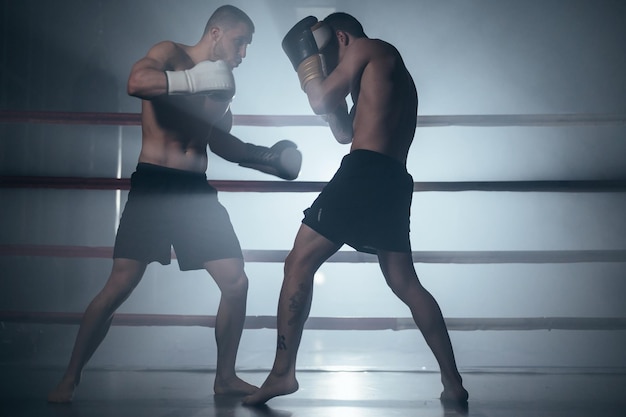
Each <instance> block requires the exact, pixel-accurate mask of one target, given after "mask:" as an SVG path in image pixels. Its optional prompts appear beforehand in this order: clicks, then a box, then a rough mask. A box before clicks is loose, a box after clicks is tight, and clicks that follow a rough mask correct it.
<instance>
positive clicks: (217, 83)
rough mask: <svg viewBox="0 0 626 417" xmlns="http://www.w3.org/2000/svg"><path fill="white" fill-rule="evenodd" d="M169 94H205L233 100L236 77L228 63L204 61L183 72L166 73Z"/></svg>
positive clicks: (215, 97)
mask: <svg viewBox="0 0 626 417" xmlns="http://www.w3.org/2000/svg"><path fill="white" fill-rule="evenodd" d="M165 75H166V76H167V93H168V94H170V95H173V94H198V93H204V94H208V95H209V96H211V98H214V99H217V100H219V99H222V100H224V101H227V100H231V99H232V98H233V96H234V95H235V77H233V73H232V71H231V69H230V68H229V67H228V64H226V62H224V61H222V60H220V61H202V62H199V63H198V64H197V65H196V66H194V67H192V68H189V69H187V70H183V71H165Z"/></svg>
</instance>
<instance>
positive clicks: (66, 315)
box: [0, 110, 626, 331]
mask: <svg viewBox="0 0 626 417" xmlns="http://www.w3.org/2000/svg"><path fill="white" fill-rule="evenodd" d="M0 123H5V124H10V123H22V124H65V125H72V124H82V125H109V126H138V125H139V124H140V115H139V114H135V113H70V112H53V111H46V112H43V111H39V112H29V111H7V110H3V111H0ZM234 124H235V125H236V126H237V125H238V126H254V127H280V126H303V127H307V126H324V125H325V124H324V122H323V121H322V120H321V118H319V117H317V116H264V115H236V116H235V119H234ZM624 124H626V116H624V115H594V114H586V115H585V114H583V115H580V114H571V115H485V116H420V117H419V121H418V126H419V128H427V127H444V126H465V127H494V126H500V127H502V126H506V127H510V126H526V127H532V126H572V125H573V126H580V125H595V126H599V125H624ZM210 182H211V183H212V184H213V185H214V186H215V187H216V188H217V189H218V190H219V191H220V192H227V193H246V192H256V193H300V192H319V191H320V190H321V189H322V187H323V186H324V184H325V183H324V182H311V181H308V182H307V181H294V182H285V181H230V180H210ZM129 186H130V180H129V179H128V178H75V177H43V176H1V177H0V187H1V188H4V189H8V188H14V189H27V188H31V189H37V188H38V189H41V188H45V189H76V190H128V189H129ZM460 191H485V192H517V193H522V192H530V191H532V192H551V193H594V192H604V193H607V192H608V193H624V192H626V180H588V181H587V180H582V181H469V182H416V183H415V184H414V192H415V193H420V192H460ZM244 246H245V242H244ZM111 254H112V247H103V246H98V247H93V246H68V245H36V244H7V243H4V244H0V256H3V257H18V258H19V257H56V258H89V259H97V258H110V257H111ZM286 255H287V250H247V249H245V247H244V258H245V261H246V262H247V263H251V262H252V263H282V262H283V260H284V259H285V257H286ZM172 256H173V258H175V255H174V254H173V255H172ZM413 260H414V262H416V263H432V264H520V263H522V264H541V263H552V264H555V263H557V264H558V263H579V262H586V263H593V262H604V263H607V262H608V263H624V262H626V250H623V249H616V250H555V251H532V250H531V251H414V252H413ZM328 262H330V263H374V262H377V258H376V257H375V256H374V255H368V254H362V253H358V252H353V251H343V250H342V251H340V252H338V253H337V254H335V255H334V256H333V257H331V258H330V259H329V261H328ZM10 279H11V278H10ZM81 315H82V313H76V312H49V311H15V310H10V311H0V322H7V323H31V324H78V323H79V322H80V319H81ZM446 322H447V325H448V328H449V330H452V331H474V330H489V331H498V330H514V331H521V330H539V329H543V330H554V329H562V330H626V317H617V318H616V317H518V318H511V317H509V318H480V317H471V318H469V317H462V318H452V317H446ZM113 325H117V326H203V327H214V326H215V316H209V315H176V314H121V313H118V314H116V315H115V318H114V320H113ZM245 327H246V328H247V329H272V328H275V317H273V316H248V317H247V319H246V326H245ZM306 328H307V329H317V330H405V329H414V328H415V325H414V323H413V321H412V319H411V318H408V317H382V318H381V317H370V318H367V317H360V318H345V317H310V318H309V320H308V322H307V325H306Z"/></svg>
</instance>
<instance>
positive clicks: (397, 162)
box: [244, 13, 468, 405]
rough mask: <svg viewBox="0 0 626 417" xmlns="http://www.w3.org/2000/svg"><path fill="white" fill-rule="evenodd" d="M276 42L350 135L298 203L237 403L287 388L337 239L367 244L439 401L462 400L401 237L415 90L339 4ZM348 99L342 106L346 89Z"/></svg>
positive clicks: (318, 106)
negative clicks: (273, 322)
mask: <svg viewBox="0 0 626 417" xmlns="http://www.w3.org/2000/svg"><path fill="white" fill-rule="evenodd" d="M283 49H284V50H285V53H286V54H287V56H288V57H289V58H290V60H291V62H292V64H293V66H294V68H295V69H296V70H297V73H298V76H299V79H300V84H301V87H302V89H303V90H304V91H305V92H306V94H307V96H308V99H309V103H310V105H311V108H312V109H313V111H314V112H315V113H316V114H319V115H325V116H326V118H327V120H328V122H329V124H330V127H331V130H332V132H333V134H334V136H335V138H336V139H337V140H338V141H339V142H341V143H348V142H350V139H352V140H351V143H352V144H351V148H350V153H349V154H348V155H346V156H345V157H344V158H343V160H342V162H341V166H340V167H339V170H338V171H337V172H336V174H335V175H334V177H333V178H332V179H331V181H330V182H329V183H328V185H327V186H326V187H325V188H324V189H323V190H322V192H321V193H320V195H319V196H318V198H317V199H316V200H315V201H314V202H313V204H312V205H311V207H310V208H308V209H307V210H306V211H305V215H304V219H303V221H302V223H303V224H302V225H301V227H300V230H299V231H298V233H297V235H296V239H295V242H294V245H293V249H292V250H291V252H290V253H289V255H288V257H287V259H286V261H285V276H284V281H283V285H282V289H281V293H280V299H279V302H278V322H277V327H278V343H277V349H276V357H275V360H274V365H273V367H272V370H271V372H270V374H269V376H268V377H267V379H266V380H265V382H264V383H263V385H262V386H261V388H260V389H259V390H258V391H257V392H255V393H254V394H252V395H250V396H248V397H246V398H244V404H247V405H256V404H263V403H265V402H267V401H268V400H270V399H272V398H274V397H276V396H279V395H286V394H290V393H293V392H295V391H296V390H297V389H298V381H297V380H296V355H297V352H298V347H299V344H300V340H301V337H302V331H303V328H304V324H305V321H306V319H307V317H308V315H309V311H310V307H311V299H312V290H313V275H314V274H315V272H316V271H317V269H318V268H319V267H320V266H321V265H322V264H323V263H324V262H325V261H326V260H327V259H328V258H329V257H330V256H331V255H333V254H334V253H335V252H337V251H338V250H339V248H341V246H342V245H343V244H348V245H350V246H352V247H354V248H355V249H357V250H358V251H362V252H368V253H374V254H376V255H377V256H378V262H379V265H380V268H381V270H382V273H383V275H384V277H385V279H386V281H387V284H388V285H389V287H390V288H391V290H392V291H393V292H394V293H395V294H396V295H397V296H398V297H399V298H400V299H401V300H402V301H403V302H404V303H405V304H406V305H407V306H408V307H409V309H410V310H411V314H412V316H413V319H414V321H415V324H416V325H417V327H418V328H419V329H420V331H421V332H422V334H423V336H424V338H425V340H426V342H427V343H428V345H429V346H430V348H431V350H432V352H433V353H434V356H435V358H436V359H437V362H438V363H439V366H440V369H441V380H442V383H443V392H442V393H441V400H442V401H444V402H454V403H461V404H462V403H465V404H466V402H467V399H468V393H467V391H466V390H465V388H464V387H463V383H462V379H461V375H460V374H459V371H458V370H457V366H456V363H455V358H454V353H453V350H452V345H451V343H450V338H449V336H448V331H447V328H446V325H445V322H444V319H443V316H442V313H441V311H440V309H439V306H438V304H437V302H436V301H435V299H434V298H433V297H432V295H431V294H430V293H429V292H428V291H427V290H426V289H425V288H424V287H423V286H422V285H421V283H420V281H419V280H418V277H417V274H416V272H415V269H414V266H413V260H412V254H411V245H410V242H409V212H410V206H411V198H412V193H413V179H412V177H411V176H410V175H409V173H408V172H407V170H406V159H407V154H408V152H409V147H410V146H411V143H412V141H413V136H414V134H415V129H416V124H417V102H418V99H417V90H416V88H415V84H414V83H413V79H412V78H411V75H410V74H409V72H408V70H407V69H406V67H405V65H404V62H403V60H402V58H401V56H400V54H399V53H398V51H397V50H396V48H394V47H393V46H392V45H390V44H388V43H386V42H384V41H381V40H378V39H370V38H368V37H367V36H366V35H365V33H364V32H363V27H362V26H361V24H360V23H359V22H358V21H357V20H356V19H355V18H354V17H352V16H350V15H348V14H345V13H333V14H331V15H329V16H328V17H327V18H326V19H324V21H323V22H318V21H317V19H316V18H314V17H312V16H310V17H308V18H305V19H303V20H301V21H300V22H299V23H297V24H296V25H295V26H294V27H293V28H292V29H291V30H290V31H289V33H287V35H286V36H285V38H284V40H283ZM348 94H351V96H352V101H353V103H355V105H354V107H353V108H352V109H351V112H350V113H351V114H349V113H348V112H347V110H346V109H347V106H346V101H345V98H346V96H347V95H348Z"/></svg>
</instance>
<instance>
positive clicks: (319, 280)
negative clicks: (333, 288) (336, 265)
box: [313, 272, 326, 285]
mask: <svg viewBox="0 0 626 417" xmlns="http://www.w3.org/2000/svg"><path fill="white" fill-rule="evenodd" d="M313 282H314V283H315V284H316V285H323V284H324V283H325V282H326V275H324V274H323V273H322V272H316V273H315V276H314V277H313Z"/></svg>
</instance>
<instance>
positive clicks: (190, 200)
mask: <svg viewBox="0 0 626 417" xmlns="http://www.w3.org/2000/svg"><path fill="white" fill-rule="evenodd" d="M172 247H174V251H175V253H176V258H177V259H178V264H179V267H180V269H181V271H187V270H192V269H203V268H204V266H203V265H204V263H205V262H207V261H213V260H217V259H227V258H243V255H242V252H241V246H240V245H239V240H238V239H237V236H236V235H235V231H234V230H233V226H232V224H231V222H230V217H229V216H228V212H227V211H226V209H225V208H224V206H222V205H221V204H220V202H219V201H218V198H217V190H216V189H215V188H213V187H212V186H211V185H209V184H208V182H207V178H206V175H205V174H199V173H195V172H190V171H183V170H178V169H172V168H166V167H162V166H158V165H151V164H145V163H140V164H138V165H137V170H136V171H135V172H134V173H133V175H132V177H131V188H130V192H129V194H128V201H127V202H126V206H125V207H124V212H123V213H122V218H121V220H120V226H119V228H118V231H117V236H116V238H115V249H114V253H113V257H114V258H128V259H136V260H138V261H143V262H146V263H150V262H153V261H156V262H159V263H161V264H163V265H167V264H169V263H170V262H171V250H172Z"/></svg>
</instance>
